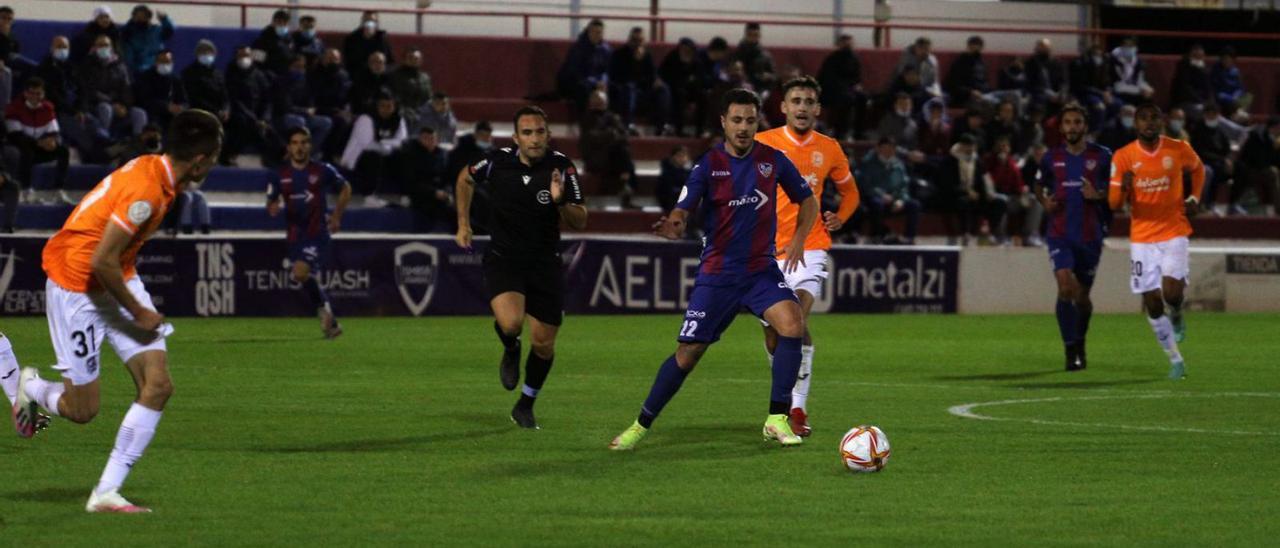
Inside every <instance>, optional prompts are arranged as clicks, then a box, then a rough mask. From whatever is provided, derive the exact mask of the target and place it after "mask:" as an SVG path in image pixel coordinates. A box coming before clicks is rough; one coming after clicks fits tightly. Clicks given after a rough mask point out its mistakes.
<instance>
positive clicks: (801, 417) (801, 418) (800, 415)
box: [791, 407, 813, 438]
mask: <svg viewBox="0 0 1280 548" xmlns="http://www.w3.org/2000/svg"><path fill="white" fill-rule="evenodd" d="M791 431H792V432H795V434H796V435H797V436H800V437H802V438H807V437H809V434H811V433H812V432H813V429H812V428H809V415H808V414H806V413H805V412H804V409H801V408H799V407H793V408H791Z"/></svg>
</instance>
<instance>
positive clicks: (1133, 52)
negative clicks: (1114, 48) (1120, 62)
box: [1120, 46, 1138, 59]
mask: <svg viewBox="0 0 1280 548" xmlns="http://www.w3.org/2000/svg"><path fill="white" fill-rule="evenodd" d="M1120 54H1121V55H1123V56H1125V57H1127V58H1129V59H1133V58H1134V57H1137V56H1138V48H1137V47H1134V46H1130V47H1126V48H1120Z"/></svg>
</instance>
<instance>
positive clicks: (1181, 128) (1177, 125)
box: [1164, 107, 1204, 160]
mask: <svg viewBox="0 0 1280 548" xmlns="http://www.w3.org/2000/svg"><path fill="white" fill-rule="evenodd" d="M1187 130H1188V126H1187V111H1185V110H1182V108H1181V107H1173V108H1171V109H1169V114H1168V115H1166V116H1165V124H1164V134H1165V135H1167V136H1169V137H1170V138H1173V139H1177V140H1179V141H1187V142H1191V134H1190V133H1188V131H1187ZM1200 158H1201V159H1202V160H1203V159H1204V155H1203V154H1201V155H1200Z"/></svg>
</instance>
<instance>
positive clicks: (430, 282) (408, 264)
mask: <svg viewBox="0 0 1280 548" xmlns="http://www.w3.org/2000/svg"><path fill="white" fill-rule="evenodd" d="M395 261H396V262H395V273H396V288H397V289H399V290H400V297H401V298H403V299H404V305H405V306H406V307H408V308H409V312H412V313H413V315H414V316H421V315H422V313H423V312H424V311H425V310H426V309H427V306H428V305H430V304H431V295H432V294H434V293H435V290H436V279H437V278H438V274H439V271H440V251H439V250H437V249H436V248H435V247H434V246H431V245H427V244H425V243H422V242H410V243H407V244H404V245H402V246H400V247H397V248H396V251H395ZM419 290H420V291H421V295H417V296H415V293H417V292H418V291H419Z"/></svg>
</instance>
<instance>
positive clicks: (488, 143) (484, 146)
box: [476, 139, 493, 150]
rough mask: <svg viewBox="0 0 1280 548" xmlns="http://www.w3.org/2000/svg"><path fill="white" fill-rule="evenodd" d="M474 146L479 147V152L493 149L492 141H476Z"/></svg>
mask: <svg viewBox="0 0 1280 548" xmlns="http://www.w3.org/2000/svg"><path fill="white" fill-rule="evenodd" d="M476 146H477V147H480V150H489V149H491V148H493V141H481V140H479V139H476Z"/></svg>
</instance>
